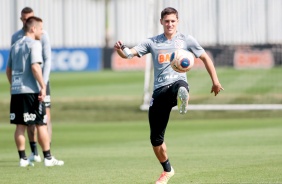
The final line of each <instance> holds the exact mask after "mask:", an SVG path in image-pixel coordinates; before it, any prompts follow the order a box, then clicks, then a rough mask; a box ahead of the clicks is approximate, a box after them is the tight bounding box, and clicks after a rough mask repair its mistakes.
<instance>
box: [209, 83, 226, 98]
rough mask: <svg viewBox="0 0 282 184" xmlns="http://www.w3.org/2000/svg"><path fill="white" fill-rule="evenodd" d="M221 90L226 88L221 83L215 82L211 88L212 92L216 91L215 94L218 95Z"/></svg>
mask: <svg viewBox="0 0 282 184" xmlns="http://www.w3.org/2000/svg"><path fill="white" fill-rule="evenodd" d="M220 90H224V89H223V87H222V86H221V84H220V83H217V84H214V85H213V86H212V88H211V93H212V92H214V96H216V95H217V94H218V93H219V92H220Z"/></svg>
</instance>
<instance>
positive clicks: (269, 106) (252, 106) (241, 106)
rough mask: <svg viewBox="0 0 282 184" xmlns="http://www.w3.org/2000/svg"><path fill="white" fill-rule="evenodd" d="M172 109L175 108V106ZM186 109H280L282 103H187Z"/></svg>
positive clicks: (147, 107)
mask: <svg viewBox="0 0 282 184" xmlns="http://www.w3.org/2000/svg"><path fill="white" fill-rule="evenodd" d="M140 109H141V110H142V111H147V110H148V109H149V105H146V104H143V105H141V106H140ZM173 110H177V106H176V107H174V108H173ZM188 110H219V111H221V110H282V104H229V105H224V104H223V105H221V104H215V105H188Z"/></svg>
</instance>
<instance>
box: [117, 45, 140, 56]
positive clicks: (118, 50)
mask: <svg viewBox="0 0 282 184" xmlns="http://www.w3.org/2000/svg"><path fill="white" fill-rule="evenodd" d="M122 45H123V43H122V41H117V42H116V43H115V45H114V49H115V50H116V51H117V53H118V55H119V56H120V57H122V58H124V59H127V57H126V55H125V54H124V53H123V51H122V50H121V46H122ZM130 51H131V53H132V54H133V56H138V54H137V52H136V50H135V49H133V48H131V49H130Z"/></svg>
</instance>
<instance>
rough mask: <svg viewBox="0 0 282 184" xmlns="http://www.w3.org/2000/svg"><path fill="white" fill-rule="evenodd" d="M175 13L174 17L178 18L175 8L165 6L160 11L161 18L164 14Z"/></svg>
mask: <svg viewBox="0 0 282 184" xmlns="http://www.w3.org/2000/svg"><path fill="white" fill-rule="evenodd" d="M170 14H175V15H176V18H177V19H178V11H177V10H176V9H175V8H172V7H167V8H165V9H164V10H163V11H162V12H161V19H163V18H164V16H166V15H170Z"/></svg>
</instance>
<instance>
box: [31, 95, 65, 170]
mask: <svg viewBox="0 0 282 184" xmlns="http://www.w3.org/2000/svg"><path fill="white" fill-rule="evenodd" d="M34 104H35V108H34V110H35V114H36V115H37V116H36V121H35V123H36V129H37V133H38V142H39V144H40V146H41V148H42V151H43V155H44V164H45V166H55V165H60V166H61V165H64V162H63V161H61V160H57V159H55V158H54V157H53V156H52V155H51V150H50V137H49V134H48V128H47V117H46V108H45V103H39V102H38V101H35V103H34ZM36 106H37V108H36ZM38 107H39V108H38ZM39 109H40V111H39Z"/></svg>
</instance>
